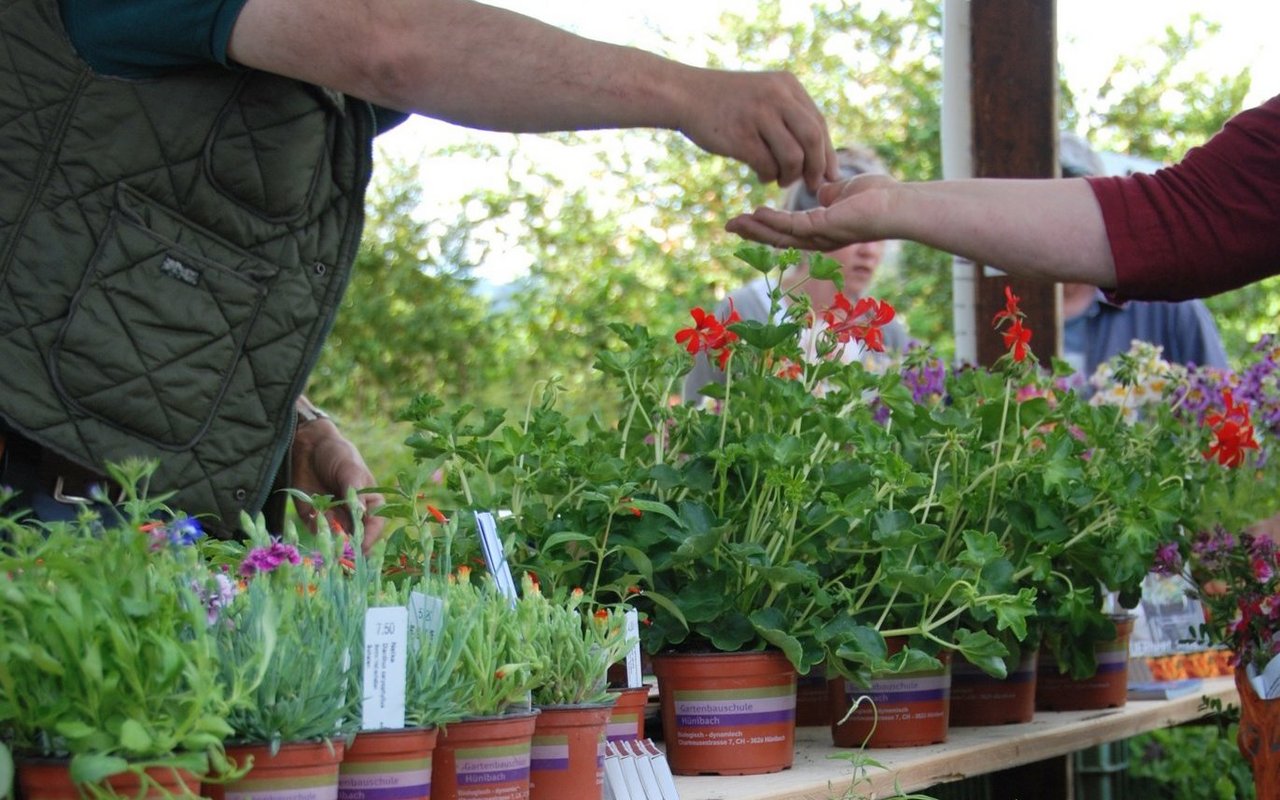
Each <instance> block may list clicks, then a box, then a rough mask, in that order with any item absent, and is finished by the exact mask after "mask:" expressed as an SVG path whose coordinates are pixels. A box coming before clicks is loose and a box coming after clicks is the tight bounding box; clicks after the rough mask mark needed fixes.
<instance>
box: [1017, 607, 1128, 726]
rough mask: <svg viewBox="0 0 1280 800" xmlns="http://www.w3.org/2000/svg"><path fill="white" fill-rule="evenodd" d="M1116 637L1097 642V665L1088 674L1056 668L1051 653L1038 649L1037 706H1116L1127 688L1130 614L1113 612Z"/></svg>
mask: <svg viewBox="0 0 1280 800" xmlns="http://www.w3.org/2000/svg"><path fill="white" fill-rule="evenodd" d="M1113 621H1114V622H1115V624H1116V638H1115V639H1112V640H1111V641H1109V642H1098V643H1097V644H1095V645H1094V653H1095V654H1096V656H1097V659H1098V669H1097V671H1096V672H1094V674H1093V675H1091V676H1090V677H1088V678H1083V679H1081V680H1076V679H1074V678H1072V677H1071V676H1070V675H1064V674H1062V673H1061V672H1060V671H1059V670H1058V661H1057V659H1055V658H1054V657H1053V654H1052V653H1049V652H1047V651H1044V650H1041V652H1040V665H1039V668H1038V669H1037V672H1036V710H1038V711H1086V710H1092V709H1100V708H1119V707H1120V706H1123V705H1124V704H1125V701H1126V699H1127V697H1128V692H1129V635H1130V634H1131V633H1133V617H1131V616H1116V617H1114V618H1113Z"/></svg>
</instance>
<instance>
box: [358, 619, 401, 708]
mask: <svg viewBox="0 0 1280 800" xmlns="http://www.w3.org/2000/svg"><path fill="white" fill-rule="evenodd" d="M408 641H409V609H407V608H405V607H404V606H384V607H381V608H371V609H369V610H367V611H366V612H365V615H364V687H363V693H362V695H361V704H360V706H361V722H360V727H361V728H362V729H364V730H379V729H400V728H403V727H404V691H405V689H404V686H405V658H406V656H407V655H408V651H407V647H408Z"/></svg>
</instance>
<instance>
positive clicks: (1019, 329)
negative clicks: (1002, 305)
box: [1004, 319, 1031, 361]
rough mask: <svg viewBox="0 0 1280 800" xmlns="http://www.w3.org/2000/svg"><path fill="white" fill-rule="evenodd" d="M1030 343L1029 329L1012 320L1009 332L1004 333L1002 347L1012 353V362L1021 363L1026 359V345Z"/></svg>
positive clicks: (1016, 320) (1019, 321)
mask: <svg viewBox="0 0 1280 800" xmlns="http://www.w3.org/2000/svg"><path fill="white" fill-rule="evenodd" d="M1030 342H1031V329H1030V328H1027V327H1025V326H1024V325H1023V324H1022V320H1020V319H1014V321H1013V324H1012V325H1010V326H1009V330H1007V331H1005V332H1004V346H1005V347H1007V348H1009V351H1010V352H1011V353H1013V360H1014V361H1022V360H1023V359H1025V358H1026V357H1027V345H1028V343H1030Z"/></svg>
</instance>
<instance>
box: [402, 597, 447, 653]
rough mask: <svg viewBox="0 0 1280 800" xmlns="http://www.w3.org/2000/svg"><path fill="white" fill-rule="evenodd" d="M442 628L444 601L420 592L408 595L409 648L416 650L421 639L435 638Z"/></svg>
mask: <svg viewBox="0 0 1280 800" xmlns="http://www.w3.org/2000/svg"><path fill="white" fill-rule="evenodd" d="M443 627H444V600H443V599H441V598H439V597H436V596H434V595H429V594H423V593H422V592H410V593H409V647H411V648H413V650H415V651H416V650H417V649H418V647H419V646H420V645H421V644H422V637H423V636H426V637H427V638H428V639H434V638H436V634H438V633H440V629H441V628H443Z"/></svg>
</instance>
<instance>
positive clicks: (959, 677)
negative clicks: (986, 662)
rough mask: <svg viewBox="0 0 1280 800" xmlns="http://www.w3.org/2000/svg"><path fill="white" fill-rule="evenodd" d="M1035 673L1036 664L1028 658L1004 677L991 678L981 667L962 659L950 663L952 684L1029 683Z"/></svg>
mask: <svg viewBox="0 0 1280 800" xmlns="http://www.w3.org/2000/svg"><path fill="white" fill-rule="evenodd" d="M1035 675H1036V664H1035V662H1034V661H1032V660H1030V659H1028V660H1025V661H1023V662H1021V663H1020V664H1018V668H1017V669H1015V670H1014V671H1013V672H1010V673H1009V675H1008V676H1007V677H1005V678H993V677H992V676H990V675H988V674H987V673H985V672H983V671H982V668H981V667H975V666H974V665H973V664H970V663H969V662H968V661H965V660H964V659H962V658H961V659H956V661H955V663H954V664H952V665H951V682H952V684H953V685H954V684H966V683H1030V682H1031V681H1032V680H1033V679H1034V678H1035Z"/></svg>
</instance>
